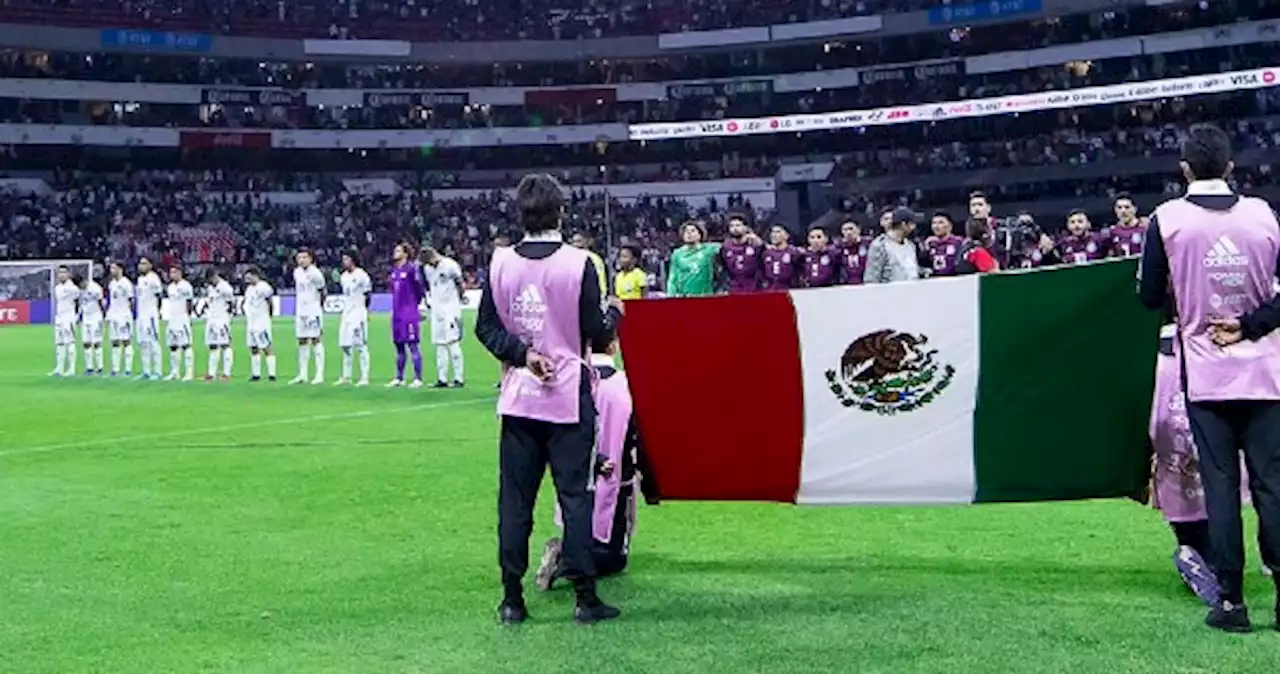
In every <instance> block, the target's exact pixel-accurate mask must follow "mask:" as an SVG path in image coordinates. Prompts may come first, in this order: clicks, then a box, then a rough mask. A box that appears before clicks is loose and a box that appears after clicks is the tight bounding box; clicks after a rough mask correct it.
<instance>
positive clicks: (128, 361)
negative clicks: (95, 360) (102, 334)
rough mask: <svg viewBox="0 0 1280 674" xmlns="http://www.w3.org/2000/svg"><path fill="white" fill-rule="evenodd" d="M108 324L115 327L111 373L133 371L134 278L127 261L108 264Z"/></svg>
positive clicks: (131, 373)
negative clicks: (128, 272) (131, 275)
mask: <svg viewBox="0 0 1280 674" xmlns="http://www.w3.org/2000/svg"><path fill="white" fill-rule="evenodd" d="M107 275H108V276H109V277H110V280H109V281H107V298H108V303H107V327H109V328H110V329H111V376H112V377H115V376H118V375H119V374H120V366H121V364H122V362H123V365H124V375H125V376H126V377H128V376H131V375H133V281H130V280H129V277H127V276H125V275H124V265H123V264H121V263H119V262H112V263H111V265H110V266H109V267H107Z"/></svg>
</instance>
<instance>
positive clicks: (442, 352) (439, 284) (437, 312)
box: [422, 246, 464, 388]
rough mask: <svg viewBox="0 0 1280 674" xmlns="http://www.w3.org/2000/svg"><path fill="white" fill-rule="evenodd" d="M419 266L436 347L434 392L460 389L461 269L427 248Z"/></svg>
mask: <svg viewBox="0 0 1280 674" xmlns="http://www.w3.org/2000/svg"><path fill="white" fill-rule="evenodd" d="M422 262H423V264H424V266H423V268H422V271H423V272H424V273H425V274H426V276H427V300H428V301H429V302H430V303H431V342H432V343H433V344H435V345H436V383H435V388H451V387H452V388H462V385H463V381H464V378H463V375H462V303H463V291H462V268H461V267H459V266H458V263H457V262H454V261H453V260H452V259H450V258H447V257H445V256H443V255H441V254H440V253H439V251H437V250H436V249H434V248H432V247H430V246H428V247H426V248H423V249H422ZM451 363H452V365H453V379H452V380H450V379H449V365H450V364H451Z"/></svg>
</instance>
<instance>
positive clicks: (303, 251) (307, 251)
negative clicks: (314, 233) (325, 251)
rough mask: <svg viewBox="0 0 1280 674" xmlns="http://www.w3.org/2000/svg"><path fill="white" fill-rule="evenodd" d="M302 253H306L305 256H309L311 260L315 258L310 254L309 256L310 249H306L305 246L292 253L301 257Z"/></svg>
mask: <svg viewBox="0 0 1280 674" xmlns="http://www.w3.org/2000/svg"><path fill="white" fill-rule="evenodd" d="M303 253H306V254H307V255H309V256H310V257H311V258H313V259H314V258H315V255H312V254H311V249H310V248H307V247H305V246H304V247H302V248H299V249H298V252H296V253H294V255H295V256H296V255H301V254H303Z"/></svg>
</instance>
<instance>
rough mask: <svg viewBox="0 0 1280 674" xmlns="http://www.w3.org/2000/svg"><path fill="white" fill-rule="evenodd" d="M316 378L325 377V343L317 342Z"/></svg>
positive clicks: (315, 348)
mask: <svg viewBox="0 0 1280 674" xmlns="http://www.w3.org/2000/svg"><path fill="white" fill-rule="evenodd" d="M314 350H315V354H316V379H324V344H316V345H315V347H314Z"/></svg>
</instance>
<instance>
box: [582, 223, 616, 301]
mask: <svg viewBox="0 0 1280 674" xmlns="http://www.w3.org/2000/svg"><path fill="white" fill-rule="evenodd" d="M569 243H570V244H571V245H572V246H573V247H574V248H581V249H582V250H585V251H587V256H588V257H590V258H591V264H593V265H595V266H596V278H598V279H599V280H600V297H602V298H605V297H608V296H609V281H608V279H609V275H608V274H607V273H606V270H605V268H604V258H602V257H600V255H599V254H597V253H596V252H595V251H594V250H591V244H592V243H594V240H593V239H592V236H591V235H590V234H587V233H586V232H574V233H573V238H571V239H569ZM624 299H625V298H624Z"/></svg>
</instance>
